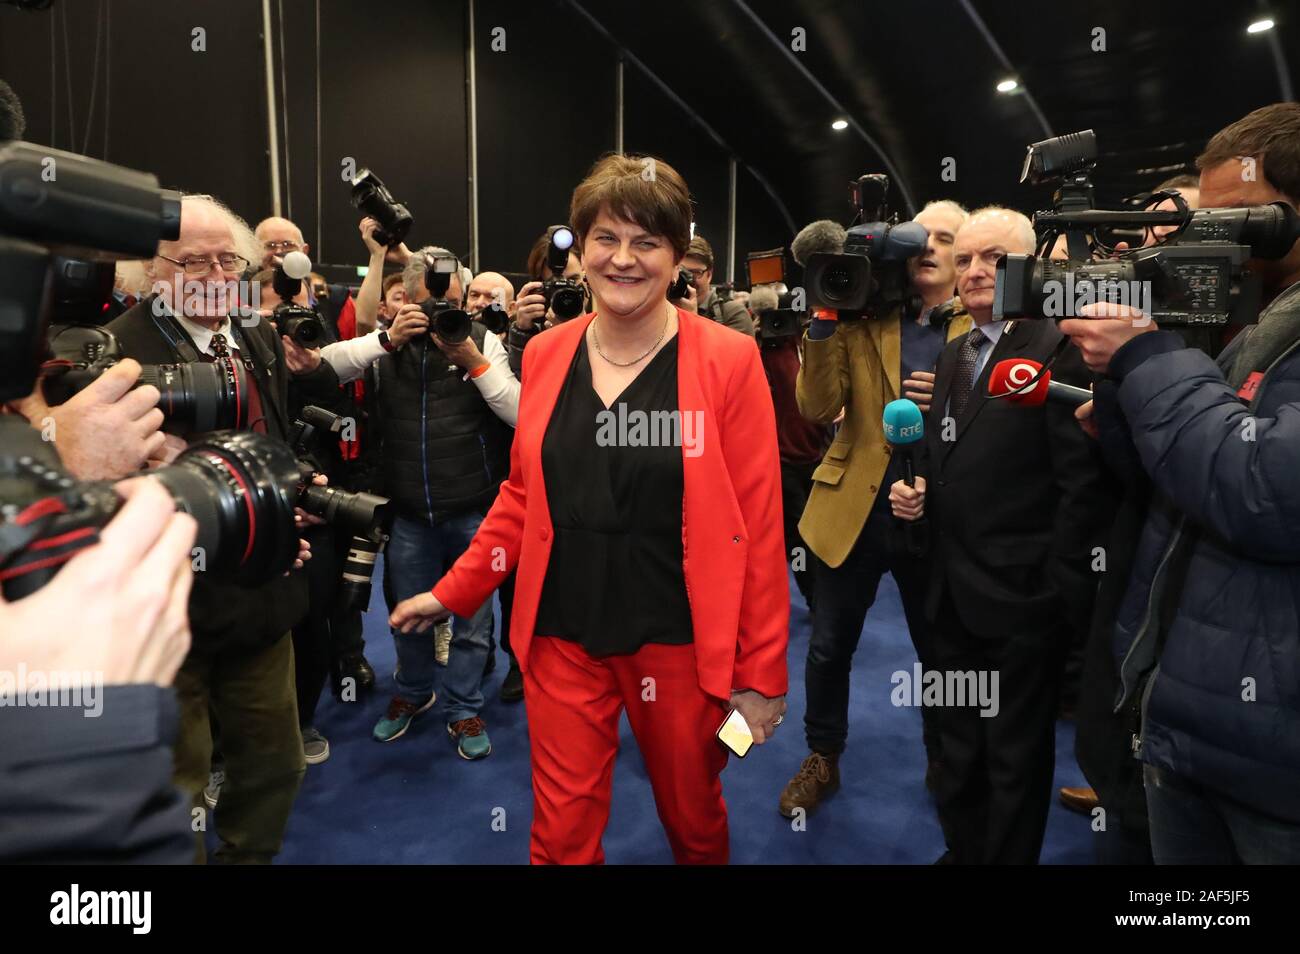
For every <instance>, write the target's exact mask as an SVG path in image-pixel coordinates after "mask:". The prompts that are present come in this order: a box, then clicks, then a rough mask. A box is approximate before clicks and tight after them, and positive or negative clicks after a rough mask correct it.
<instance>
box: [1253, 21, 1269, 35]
mask: <svg viewBox="0 0 1300 954" xmlns="http://www.w3.org/2000/svg"><path fill="white" fill-rule="evenodd" d="M1271 29H1273V21H1272V20H1256V21H1255V22H1254V23H1252V24H1251V25H1250V26H1248V27H1246V32H1247V33H1263V32H1264V31H1265V30H1271Z"/></svg>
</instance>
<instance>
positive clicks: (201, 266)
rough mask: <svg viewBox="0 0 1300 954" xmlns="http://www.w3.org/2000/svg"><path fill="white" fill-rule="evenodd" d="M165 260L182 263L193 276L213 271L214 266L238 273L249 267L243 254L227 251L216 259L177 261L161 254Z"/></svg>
mask: <svg viewBox="0 0 1300 954" xmlns="http://www.w3.org/2000/svg"><path fill="white" fill-rule="evenodd" d="M158 257H159V258H161V259H162V260H163V261H164V262H171V263H172V264H173V265H180V266H181V267H182V268H184V269H185V274H186V275H189V276H191V277H192V278H198V277H199V276H201V275H206V274H208V273H209V272H210V271H212V268H213V266H214V265H215V266H216V267H218V268H220V269H221V270H222V271H223V272H229V273H230V274H237V273H239V272H242V271H243V270H244V269H246V268H248V259H246V258H244V257H243V256H242V255H235V254H233V253H230V252H227V253H226V254H225V255H218V256H217V258H216V260H215V261H214V260H212V259H210V258H198V257H197V256H196V257H194V258H187V259H185V260H184V261H177V260H176V259H174V258H168V257H167V256H166V255H159V256H158Z"/></svg>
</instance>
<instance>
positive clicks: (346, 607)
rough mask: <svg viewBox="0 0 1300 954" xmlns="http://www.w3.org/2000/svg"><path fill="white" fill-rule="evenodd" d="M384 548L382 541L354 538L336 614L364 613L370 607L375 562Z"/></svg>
mask: <svg viewBox="0 0 1300 954" xmlns="http://www.w3.org/2000/svg"><path fill="white" fill-rule="evenodd" d="M383 546H384V542H383V541H382V540H372V539H371V538H369V537H359V536H358V537H353V538H352V543H351V545H350V546H349V547H348V557H347V560H346V561H344V563H343V582H342V583H341V584H340V585H339V596H338V602H337V604H336V606H335V610H336V612H338V613H340V614H345V613H364V612H365V611H366V610H367V609H368V608H369V607H370V581H371V578H372V577H373V576H374V575H375V560H377V559H378V557H379V551H380V550H381V549H383Z"/></svg>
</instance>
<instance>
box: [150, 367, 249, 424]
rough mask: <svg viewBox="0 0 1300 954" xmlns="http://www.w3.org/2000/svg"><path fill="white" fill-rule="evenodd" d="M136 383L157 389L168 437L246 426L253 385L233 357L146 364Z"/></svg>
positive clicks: (159, 405)
mask: <svg viewBox="0 0 1300 954" xmlns="http://www.w3.org/2000/svg"><path fill="white" fill-rule="evenodd" d="M139 384H152V385H153V386H154V387H156V388H157V389H158V392H159V394H160V395H161V396H160V397H159V398H158V407H159V408H160V409H161V410H162V412H163V430H165V431H166V432H167V433H169V434H177V435H180V436H188V435H191V434H206V433H208V432H209V431H221V430H236V431H237V430H242V429H243V428H245V427H247V426H248V413H249V410H248V393H249V388H251V387H253V384H252V382H250V381H249V380H248V375H247V373H246V372H245V371H244V366H243V365H242V364H240V363H239V362H238V361H236V360H234V359H233V358H228V357H226V358H217V359H216V360H215V361H212V362H210V363H209V362H204V363H196V364H152V365H145V366H144V367H142V368H141V369H140V380H139ZM137 386H138V385H137Z"/></svg>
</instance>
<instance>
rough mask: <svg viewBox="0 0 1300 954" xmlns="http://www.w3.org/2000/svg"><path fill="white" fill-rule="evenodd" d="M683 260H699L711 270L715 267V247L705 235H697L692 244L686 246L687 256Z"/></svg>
mask: <svg viewBox="0 0 1300 954" xmlns="http://www.w3.org/2000/svg"><path fill="white" fill-rule="evenodd" d="M683 258H698V259H699V260H700V261H701V262H703V263H704V264H705V265H706V266H708V267H709V268H712V267H713V246H712V245H710V244H709V240H708V239H706V238H705V237H704V236H703V235H697V236H695V238H693V239H691V244H690V245H687V246H686V254H685V255H684V256H683Z"/></svg>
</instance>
